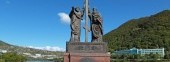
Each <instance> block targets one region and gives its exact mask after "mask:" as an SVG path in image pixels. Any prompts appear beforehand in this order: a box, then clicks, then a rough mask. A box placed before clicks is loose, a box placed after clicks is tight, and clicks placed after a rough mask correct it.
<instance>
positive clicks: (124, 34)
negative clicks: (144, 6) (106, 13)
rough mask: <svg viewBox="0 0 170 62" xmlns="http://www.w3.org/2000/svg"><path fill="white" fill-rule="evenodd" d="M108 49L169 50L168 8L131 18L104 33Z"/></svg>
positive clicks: (169, 26)
mask: <svg viewBox="0 0 170 62" xmlns="http://www.w3.org/2000/svg"><path fill="white" fill-rule="evenodd" d="M104 41H107V42H108V48H109V51H114V50H122V49H130V48H133V47H136V48H163V47H164V48H165V50H166V53H167V52H169V51H170V10H164V11H162V12H160V13H157V14H155V15H151V16H149V17H143V18H139V19H132V20H129V21H128V22H126V23H124V24H122V25H121V26H120V27H118V28H117V29H115V30H112V31H110V32H109V33H107V34H105V35H104Z"/></svg>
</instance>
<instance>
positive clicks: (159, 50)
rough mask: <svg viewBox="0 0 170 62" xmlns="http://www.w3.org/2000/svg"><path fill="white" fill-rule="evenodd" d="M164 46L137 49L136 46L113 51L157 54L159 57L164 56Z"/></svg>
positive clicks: (116, 52)
mask: <svg viewBox="0 0 170 62" xmlns="http://www.w3.org/2000/svg"><path fill="white" fill-rule="evenodd" d="M164 50H165V49H164V48H157V49H137V48H132V49H129V50H120V51H114V53H115V54H120V55H122V54H140V55H145V54H159V55H160V56H161V57H164V55H165V52H164Z"/></svg>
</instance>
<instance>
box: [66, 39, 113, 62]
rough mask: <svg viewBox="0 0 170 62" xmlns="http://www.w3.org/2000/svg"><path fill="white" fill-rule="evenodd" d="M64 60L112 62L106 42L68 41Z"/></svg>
mask: <svg viewBox="0 0 170 62" xmlns="http://www.w3.org/2000/svg"><path fill="white" fill-rule="evenodd" d="M64 62H110V54H109V53H107V44H106V43H104V42H99V43H88V42H67V43H66V53H65V54H64Z"/></svg>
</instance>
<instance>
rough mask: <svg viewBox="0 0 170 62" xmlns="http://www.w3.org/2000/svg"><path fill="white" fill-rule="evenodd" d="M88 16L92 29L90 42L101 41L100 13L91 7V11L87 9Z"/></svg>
mask: <svg viewBox="0 0 170 62" xmlns="http://www.w3.org/2000/svg"><path fill="white" fill-rule="evenodd" d="M89 18H90V20H91V31H92V42H103V40H102V36H103V28H102V23H103V20H102V18H101V15H100V14H99V12H97V10H96V9H95V8H93V12H92V13H90V11H89Z"/></svg>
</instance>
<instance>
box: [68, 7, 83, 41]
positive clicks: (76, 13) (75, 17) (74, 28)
mask: <svg viewBox="0 0 170 62" xmlns="http://www.w3.org/2000/svg"><path fill="white" fill-rule="evenodd" d="M83 14H84V10H81V9H80V8H79V7H76V8H74V7H72V10H71V12H70V14H69V17H70V19H71V23H70V27H71V38H70V41H71V42H80V26H81V25H80V24H81V20H82V17H83Z"/></svg>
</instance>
